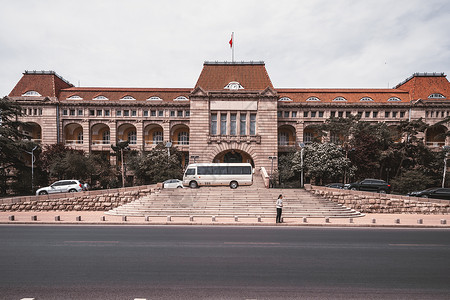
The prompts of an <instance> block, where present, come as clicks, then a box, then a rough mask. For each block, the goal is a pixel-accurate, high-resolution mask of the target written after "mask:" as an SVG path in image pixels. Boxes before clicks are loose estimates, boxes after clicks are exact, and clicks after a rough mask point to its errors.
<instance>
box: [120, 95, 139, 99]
mask: <svg viewBox="0 0 450 300" xmlns="http://www.w3.org/2000/svg"><path fill="white" fill-rule="evenodd" d="M120 100H136V98H134V97H132V96H129V95H128V96H125V97H122V98H120Z"/></svg>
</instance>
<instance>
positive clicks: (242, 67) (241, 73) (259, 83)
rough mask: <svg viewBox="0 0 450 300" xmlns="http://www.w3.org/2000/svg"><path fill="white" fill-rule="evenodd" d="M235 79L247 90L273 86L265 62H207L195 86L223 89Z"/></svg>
mask: <svg viewBox="0 0 450 300" xmlns="http://www.w3.org/2000/svg"><path fill="white" fill-rule="evenodd" d="M233 81H234V82H239V83H240V84H241V86H242V87H243V88H244V89H245V90H264V89H266V88H267V87H271V88H273V85H272V82H271V81H270V78H269V75H268V74H267V70H266V67H265V64H264V62H233V63H232V62H205V63H204V65H203V70H202V72H201V74H200V77H199V78H198V81H197V84H196V85H195V87H196V88H197V87H201V88H202V89H203V90H205V91H213V90H223V89H224V87H225V86H227V85H228V84H229V83H230V82H233Z"/></svg>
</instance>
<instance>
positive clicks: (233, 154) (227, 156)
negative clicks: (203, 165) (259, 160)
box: [213, 149, 255, 167]
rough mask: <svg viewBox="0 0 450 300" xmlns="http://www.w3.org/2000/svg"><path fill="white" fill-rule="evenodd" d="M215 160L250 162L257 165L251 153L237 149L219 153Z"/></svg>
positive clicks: (216, 161)
mask: <svg viewBox="0 0 450 300" xmlns="http://www.w3.org/2000/svg"><path fill="white" fill-rule="evenodd" d="M213 162H215V163H250V164H251V165H252V167H255V164H254V163H253V159H252V157H251V156H250V154H248V153H246V152H244V151H242V150H237V149H231V150H225V151H222V152H220V153H219V154H217V155H216V156H215V157H214V159H213Z"/></svg>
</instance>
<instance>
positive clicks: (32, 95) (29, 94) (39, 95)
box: [22, 91, 41, 97]
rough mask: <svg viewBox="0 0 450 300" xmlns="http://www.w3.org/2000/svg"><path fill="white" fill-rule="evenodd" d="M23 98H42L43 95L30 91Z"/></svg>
mask: <svg viewBox="0 0 450 300" xmlns="http://www.w3.org/2000/svg"><path fill="white" fill-rule="evenodd" d="M22 96H25V97H41V94H39V93H38V92H36V91H28V92H26V93H25V94H23V95H22Z"/></svg>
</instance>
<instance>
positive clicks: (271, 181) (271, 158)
mask: <svg viewBox="0 0 450 300" xmlns="http://www.w3.org/2000/svg"><path fill="white" fill-rule="evenodd" d="M269 159H270V160H272V167H271V168H270V179H269V188H270V185H271V184H270V183H272V187H273V160H274V159H277V157H276V156H269Z"/></svg>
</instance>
